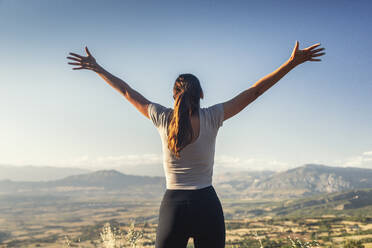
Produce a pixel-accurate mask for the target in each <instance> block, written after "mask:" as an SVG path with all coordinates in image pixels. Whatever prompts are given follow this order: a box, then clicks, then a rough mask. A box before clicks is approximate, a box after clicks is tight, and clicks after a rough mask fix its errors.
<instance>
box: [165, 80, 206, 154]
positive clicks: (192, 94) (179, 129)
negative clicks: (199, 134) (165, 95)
mask: <svg viewBox="0 0 372 248" xmlns="http://www.w3.org/2000/svg"><path fill="white" fill-rule="evenodd" d="M202 93H203V91H202V88H201V86H200V82H199V79H198V78H197V77H195V76H194V75H192V74H189V73H187V74H181V75H179V76H178V77H177V79H176V81H175V83H174V86H173V98H174V109H173V112H172V113H171V117H170V121H169V125H168V148H169V150H171V151H172V152H173V154H174V155H176V157H177V158H179V157H180V151H181V150H182V149H183V148H184V147H185V146H186V145H188V144H190V143H191V141H192V139H193V131H192V126H191V118H190V117H191V115H194V114H195V113H197V114H199V108H200V96H201V94H202ZM199 118H200V115H199Z"/></svg>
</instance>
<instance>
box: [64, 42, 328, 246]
mask: <svg viewBox="0 0 372 248" xmlns="http://www.w3.org/2000/svg"><path fill="white" fill-rule="evenodd" d="M319 45H320V44H319V43H318V44H315V45H312V46H310V47H307V48H305V49H303V50H300V49H299V43H298V41H296V44H295V47H294V49H293V51H292V54H291V56H290V58H289V59H288V60H287V61H286V62H285V63H284V64H283V65H281V66H280V67H279V68H278V69H277V70H275V71H274V72H272V73H270V74H268V75H267V76H265V77H263V78H261V79H260V80H258V81H257V82H256V83H255V84H254V85H253V86H251V87H250V88H249V89H247V90H245V91H243V92H242V93H240V94H239V95H237V96H236V97H234V98H232V99H231V100H229V101H226V102H222V103H219V104H215V105H213V106H210V107H208V108H200V104H199V103H200V99H202V98H203V97H204V95H203V91H202V88H201V86H200V82H199V80H198V78H197V77H195V76H194V75H192V74H181V75H179V76H178V78H177V79H176V81H175V83H174V87H173V98H174V108H173V109H171V108H166V107H164V106H162V105H160V104H157V103H154V102H150V101H149V100H147V99H146V98H145V97H143V96H142V95H141V94H140V93H138V92H137V91H135V90H134V89H132V88H131V87H130V86H129V85H128V84H127V83H126V82H124V81H123V80H121V79H119V78H117V77H115V76H113V75H112V74H110V73H109V72H107V71H106V70H105V69H103V68H102V67H101V66H100V65H98V63H97V62H96V60H95V58H94V57H93V56H92V55H91V53H90V52H89V50H88V48H87V47H85V51H86V53H87V56H81V55H78V54H75V53H70V55H72V56H74V57H67V58H68V59H71V60H73V61H74V62H69V64H71V65H77V66H79V67H75V68H73V69H74V70H79V69H88V70H92V71H95V72H96V73H97V74H98V75H99V76H101V77H102V78H103V79H104V80H105V81H106V82H107V83H108V84H110V85H111V86H112V87H113V88H115V89H116V90H118V91H119V92H120V93H121V94H122V95H123V96H124V97H125V98H127V99H128V101H129V102H130V103H132V104H133V105H134V107H136V108H137V109H138V110H139V111H140V112H141V113H142V114H143V115H144V116H146V117H147V118H149V119H150V120H151V121H152V122H153V124H154V125H155V126H156V128H157V130H158V131H159V134H160V137H161V140H162V145H163V155H164V156H163V159H164V161H163V165H164V170H165V175H166V186H167V189H166V191H165V194H164V196H163V199H162V202H161V205H160V211H159V224H158V227H157V233H156V244H155V246H156V248H181V247H186V245H187V243H188V239H189V237H193V239H194V245H195V247H196V248H206V247H213V248H220V247H224V246H225V222H224V215H223V210H222V206H221V203H220V201H219V198H218V196H217V194H216V192H215V190H214V188H213V186H212V174H213V162H214V153H215V141H216V136H217V132H218V129H219V127H221V126H222V123H223V122H224V121H225V120H227V119H229V118H231V117H233V116H234V115H236V114H237V113H239V112H240V111H241V110H242V109H244V108H245V107H246V106H247V105H248V104H249V103H251V102H253V101H254V100H255V99H256V98H257V97H259V96H260V95H262V94H263V93H264V92H265V91H266V90H267V89H269V88H270V87H271V86H273V85H274V84H275V83H276V82H278V81H279V80H280V79H281V78H282V77H283V76H284V75H286V74H287V73H288V72H289V71H290V70H292V69H293V68H294V67H296V66H298V65H299V64H302V63H304V62H305V61H320V59H319V58H316V57H319V56H322V55H324V54H325V53H320V52H321V51H322V50H324V48H317V47H318V46H319ZM315 48H317V49H315Z"/></svg>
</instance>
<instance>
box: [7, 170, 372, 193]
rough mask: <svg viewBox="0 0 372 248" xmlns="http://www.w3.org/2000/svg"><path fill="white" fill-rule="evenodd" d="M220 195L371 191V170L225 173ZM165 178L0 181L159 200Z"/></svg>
mask: <svg viewBox="0 0 372 248" xmlns="http://www.w3.org/2000/svg"><path fill="white" fill-rule="evenodd" d="M213 185H214V187H215V188H216V191H217V192H218V194H219V195H220V196H222V197H226V198H239V199H245V198H247V199H250V198H283V197H284V198H292V197H302V196H308V195H315V194H321V193H333V192H342V191H348V190H353V189H362V188H372V169H365V168H355V167H331V166H325V165H319V164H306V165H303V166H300V167H297V168H294V169H290V170H287V171H283V172H274V171H242V172H226V173H222V174H218V175H214V177H213ZM164 190H165V178H164V177H149V176H137V175H127V174H123V173H121V172H119V171H116V170H101V171H94V172H87V173H86V172H85V173H81V174H76V175H71V176H67V177H64V178H62V179H57V180H48V181H40V182H31V181H28V182H26V181H13V180H0V194H9V193H11V194H16V193H25V192H27V193H28V194H30V193H45V192H49V193H50V192H54V193H60V194H79V193H82V192H91V193H97V192H101V193H103V194H105V192H120V194H126V195H131V196H134V195H135V194H138V195H141V196H144V195H145V196H146V197H151V196H154V197H159V196H161V195H162V192H164Z"/></svg>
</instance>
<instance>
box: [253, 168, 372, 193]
mask: <svg viewBox="0 0 372 248" xmlns="http://www.w3.org/2000/svg"><path fill="white" fill-rule="evenodd" d="M359 188H372V169H364V168H353V167H331V166H325V165H318V164H306V165H304V166H301V167H297V168H294V169H290V170H287V171H284V172H279V173H275V174H272V175H271V176H269V177H267V178H264V179H263V180H259V181H256V182H255V183H254V184H252V185H251V187H250V189H251V190H254V191H262V192H264V191H266V192H273V191H276V192H278V191H282V192H289V191H292V192H293V193H294V194H300V195H308V194H314V193H332V192H340V191H345V190H350V189H359Z"/></svg>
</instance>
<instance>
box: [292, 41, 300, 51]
mask: <svg viewBox="0 0 372 248" xmlns="http://www.w3.org/2000/svg"><path fill="white" fill-rule="evenodd" d="M298 46H299V42H298V40H296V44H295V47H294V49H293V50H295V51H297V50H298Z"/></svg>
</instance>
